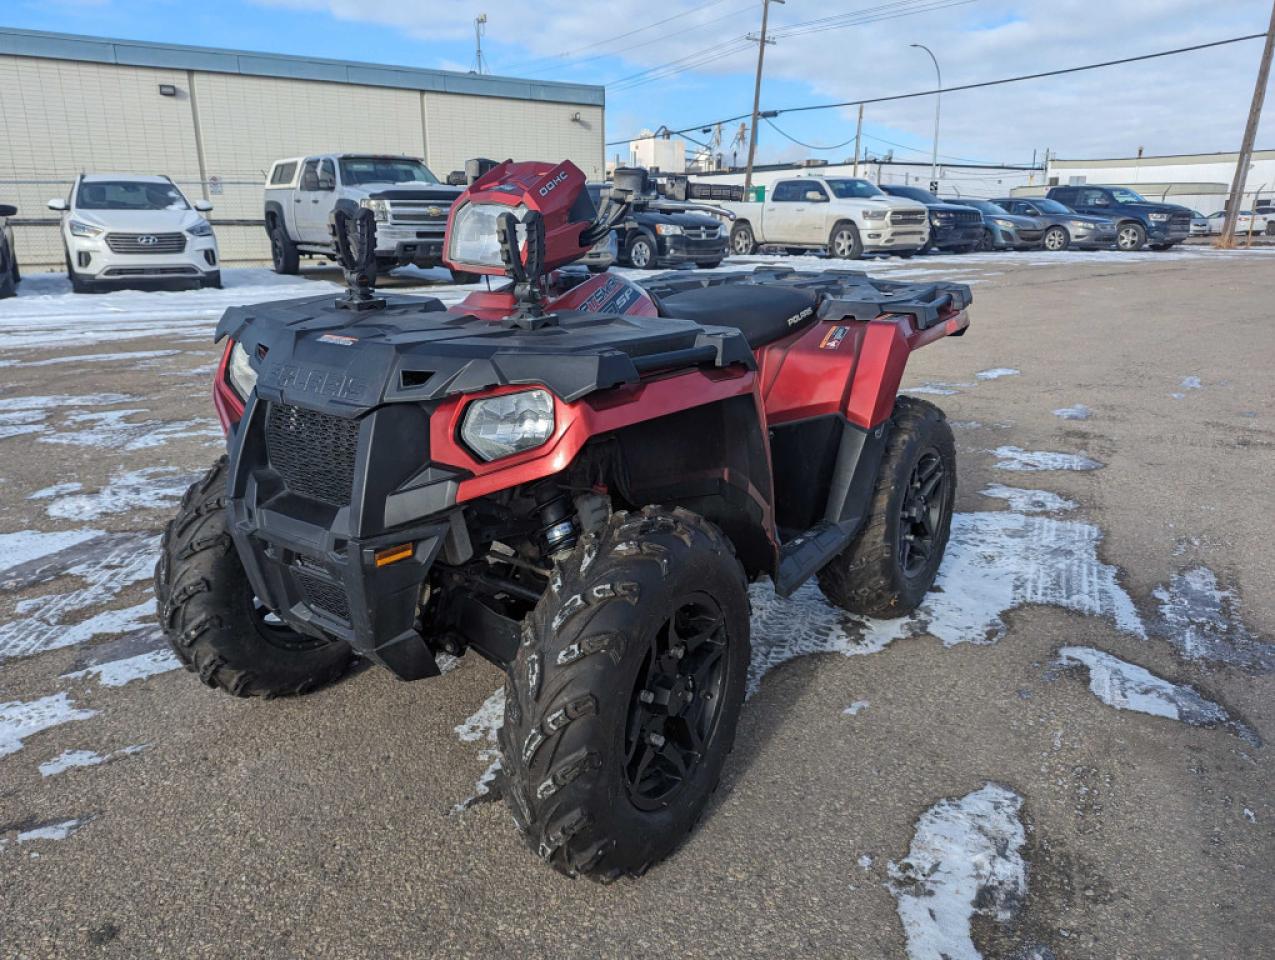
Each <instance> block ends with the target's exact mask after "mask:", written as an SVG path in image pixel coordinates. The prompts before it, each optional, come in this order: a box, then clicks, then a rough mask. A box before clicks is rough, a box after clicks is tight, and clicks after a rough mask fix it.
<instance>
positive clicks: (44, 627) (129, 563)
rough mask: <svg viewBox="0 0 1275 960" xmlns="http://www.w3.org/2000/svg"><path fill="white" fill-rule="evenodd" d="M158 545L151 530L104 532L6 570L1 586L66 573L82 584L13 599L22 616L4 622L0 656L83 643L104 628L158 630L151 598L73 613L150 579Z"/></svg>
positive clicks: (31, 583) (32, 582)
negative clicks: (117, 607)
mask: <svg viewBox="0 0 1275 960" xmlns="http://www.w3.org/2000/svg"><path fill="white" fill-rule="evenodd" d="M92 532H93V533H97V531H92ZM158 551H159V538H158V537H156V536H154V535H152V534H148V533H103V534H99V535H97V536H95V537H93V538H92V539H86V540H83V541H81V542H77V543H75V544H74V545H71V546H68V547H67V548H65V549H63V550H61V551H59V552H57V553H55V554H52V555H49V556H46V557H42V558H38V559H35V560H31V561H29V562H27V563H24V564H21V565H19V566H16V567H12V568H10V569H8V570H6V571H4V579H3V580H0V587H2V588H4V589H9V590H14V589H18V590H21V589H25V588H27V587H31V586H35V585H37V584H41V583H47V582H49V581H52V580H55V579H58V578H60V577H63V576H67V577H75V578H77V579H79V580H80V581H82V583H83V586H81V587H79V588H78V589H75V590H72V591H71V592H70V593H63V594H45V595H43V596H38V597H32V598H29V599H26V600H21V601H19V602H18V603H17V604H15V605H14V612H15V613H17V614H19V615H20V617H19V619H16V620H11V621H9V622H8V623H2V624H0V661H3V660H5V659H8V658H11V657H25V656H30V655H32V654H35V653H41V652H43V651H45V650H55V649H58V648H59V647H66V646H71V645H73V644H78V643H83V642H84V641H86V640H89V639H91V638H93V637H95V636H98V635H100V634H107V633H124V632H129V631H135V630H146V631H149V632H153V633H155V634H156V635H158V632H159V628H158V626H157V625H156V623H155V604H154V601H153V600H145V601H142V602H141V603H138V604H136V605H134V606H132V607H127V608H125V609H123V610H105V611H102V612H99V613H97V614H94V615H93V616H91V617H88V618H86V619H82V620H74V619H73V616H74V615H75V614H78V613H79V611H82V610H85V609H87V608H89V607H97V606H100V605H102V604H103V603H105V602H107V601H109V600H110V599H111V598H113V597H115V596H116V595H117V594H119V593H120V592H121V591H122V590H124V589H125V588H126V587H128V586H130V585H131V584H135V583H140V582H143V581H148V580H150V579H151V576H152V574H153V572H154V568H155V556H156V554H157V553H158Z"/></svg>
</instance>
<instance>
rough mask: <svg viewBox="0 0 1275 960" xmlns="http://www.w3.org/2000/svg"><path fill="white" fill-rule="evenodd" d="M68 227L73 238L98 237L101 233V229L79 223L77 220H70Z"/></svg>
mask: <svg viewBox="0 0 1275 960" xmlns="http://www.w3.org/2000/svg"><path fill="white" fill-rule="evenodd" d="M68 226H69V227H70V228H71V236H73V237H100V236H101V235H102V233H103V230H102V228H101V227H94V226H92V225H90V224H87V223H81V222H80V221H79V220H72V221H71V222H70V223H69V224H68Z"/></svg>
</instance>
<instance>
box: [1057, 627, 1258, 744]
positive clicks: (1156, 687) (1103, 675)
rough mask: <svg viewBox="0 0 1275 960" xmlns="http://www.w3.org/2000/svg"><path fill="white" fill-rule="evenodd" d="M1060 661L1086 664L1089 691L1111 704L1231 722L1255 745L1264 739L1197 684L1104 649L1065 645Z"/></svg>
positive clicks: (1190, 720) (1196, 721)
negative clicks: (1166, 676)
mask: <svg viewBox="0 0 1275 960" xmlns="http://www.w3.org/2000/svg"><path fill="white" fill-rule="evenodd" d="M1057 662H1058V663H1059V664H1060V665H1061V666H1082V667H1084V668H1086V669H1087V670H1088V671H1089V692H1090V693H1092V694H1093V695H1094V696H1095V697H1097V698H1098V699H1099V700H1101V701H1102V702H1103V703H1105V704H1107V706H1109V707H1115V708H1116V709H1117V710H1132V711H1135V712H1137V713H1145V714H1148V715H1150V716H1153V717H1165V718H1167V719H1169V720H1180V721H1182V722H1183V723H1186V724H1190V725H1191V726H1193V727H1216V726H1227V727H1230V728H1231V729H1232V730H1233V731H1234V732H1235V733H1236V734H1237V735H1239V736H1240V737H1242V738H1243V739H1245V740H1247V741H1248V742H1250V743H1253V744H1254V745H1255V746H1256V745H1258V744H1259V743H1260V740H1258V739H1257V735H1256V734H1255V733H1253V731H1251V730H1249V729H1248V727H1247V726H1245V725H1244V724H1241V723H1237V722H1233V721H1232V720H1231V718H1230V715H1229V714H1227V712H1226V710H1224V709H1223V708H1222V707H1220V706H1218V705H1217V704H1216V703H1214V702H1213V701H1212V700H1207V699H1205V698H1204V697H1203V696H1201V695H1200V693H1199V692H1198V691H1196V689H1195V688H1194V687H1189V686H1185V685H1179V684H1176V683H1171V682H1169V681H1168V680H1165V679H1164V678H1163V677H1157V676H1156V675H1155V674H1154V673H1152V672H1151V671H1150V670H1147V669H1146V668H1144V667H1140V666H1138V665H1137V664H1134V663H1129V662H1128V661H1127V660H1121V659H1120V658H1119V657H1114V656H1112V655H1111V654H1109V653H1104V652H1103V651H1102V650H1095V649H1094V648H1093V647H1063V648H1062V649H1061V650H1059V651H1058V661H1057Z"/></svg>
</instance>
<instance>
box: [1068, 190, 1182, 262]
mask: <svg viewBox="0 0 1275 960" xmlns="http://www.w3.org/2000/svg"><path fill="white" fill-rule="evenodd" d="M1048 196H1049V199H1051V200H1057V201H1058V202H1059V203H1061V204H1064V205H1066V206H1068V207H1071V208H1072V209H1073V210H1075V211H1076V212H1077V213H1090V214H1097V215H1099V216H1104V217H1111V218H1113V219H1114V220H1115V221H1116V249H1118V250H1125V251H1134V250H1141V249H1142V248H1143V247H1144V246H1146V245H1147V244H1148V243H1149V244H1150V245H1151V249H1152V250H1167V249H1169V247H1171V246H1173V245H1174V244H1175V243H1181V242H1182V241H1183V240H1185V239H1186V238H1187V237H1189V236H1190V235H1191V211H1190V210H1188V209H1187V208H1186V207H1183V206H1179V205H1178V204H1176V203H1154V202H1152V201H1150V200H1147V199H1146V198H1144V197H1143V196H1142V195H1140V194H1139V193H1138V192H1137V191H1136V190H1130V189H1129V188H1128V187H1104V186H1093V185H1091V184H1083V185H1081V186H1075V187H1050V188H1049V193H1048Z"/></svg>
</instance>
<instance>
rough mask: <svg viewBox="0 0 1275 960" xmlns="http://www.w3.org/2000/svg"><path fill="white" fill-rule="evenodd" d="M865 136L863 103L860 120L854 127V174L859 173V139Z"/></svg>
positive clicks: (860, 105) (860, 106) (860, 109)
mask: <svg viewBox="0 0 1275 960" xmlns="http://www.w3.org/2000/svg"><path fill="white" fill-rule="evenodd" d="M862 138H863V104H859V122H858V123H857V124H855V127H854V175H855V176H856V177H857V176H858V175H859V141H860V140H861V139H862Z"/></svg>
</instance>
